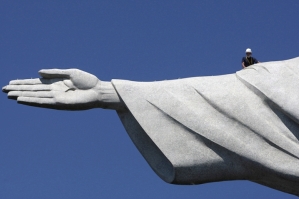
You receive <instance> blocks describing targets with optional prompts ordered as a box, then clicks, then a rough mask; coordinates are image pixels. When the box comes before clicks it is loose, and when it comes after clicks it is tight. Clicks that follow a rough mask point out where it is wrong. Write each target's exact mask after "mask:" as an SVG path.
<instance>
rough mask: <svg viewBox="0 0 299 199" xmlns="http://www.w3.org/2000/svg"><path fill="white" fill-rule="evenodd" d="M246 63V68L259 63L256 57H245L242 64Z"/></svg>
mask: <svg viewBox="0 0 299 199" xmlns="http://www.w3.org/2000/svg"><path fill="white" fill-rule="evenodd" d="M243 62H244V65H245V67H247V66H250V65H253V64H256V63H258V60H257V59H255V58H254V57H243V58H242V63H243Z"/></svg>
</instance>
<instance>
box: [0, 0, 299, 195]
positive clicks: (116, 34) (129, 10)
mask: <svg viewBox="0 0 299 199" xmlns="http://www.w3.org/2000/svg"><path fill="white" fill-rule="evenodd" d="M298 10H299V3H298V2H297V1H294V0H285V1H278V0H272V1H258V0H251V1H242V0H231V1H220V0H219V1H211V0H202V1H199V0H198V1H191V0H189V1H176V0H172V1H170V0H165V1H155V0H151V1H146V0H141V1H133V0H126V1H121V0H118V1H116V0H107V1H100V0H98V1H92V0H89V1H83V0H82V1H78V0H72V1H67V0H64V1H48V0H44V1H34V0H29V1H17V0H13V1H12V0H0V33H1V34H0V67H1V74H0V83H1V85H2V86H4V85H6V84H7V83H8V82H9V81H10V80H12V79H23V78H35V77H38V74H37V71H38V70H40V69H46V68H80V69H82V70H85V71H87V72H90V73H93V74H95V75H96V76H97V77H98V78H99V79H101V80H105V81H110V80H111V79H129V80H135V81H157V80H165V79H177V78H184V77H192V76H207V75H221V74H229V73H234V72H236V71H238V70H240V69H241V58H242V56H244V52H245V49H246V48H248V47H249V48H252V50H253V56H254V57H256V58H257V59H258V60H260V61H262V62H266V61H273V60H284V59H290V58H294V57H297V56H299V54H298V52H299V40H298V32H299V31H298V30H299V28H298V27H299V26H298V19H299V14H298ZM0 101H1V112H0V117H1V132H0V198H6V199H10V198H11V199H18V198H20V199H25V198H31V199H33V198H43V199H47V198H56V199H59V198H64V199H65V198H72V199H75V198H163V199H165V198H221V199H226V198H284V199H289V198H296V197H295V196H292V195H289V194H286V193H282V192H279V191H276V190H273V189H270V188H267V187H264V186H261V185H258V184H254V183H251V182H247V181H233V182H220V183H209V184H204V185H195V186H178V185H170V184H167V183H165V182H164V181H162V180H161V179H160V178H159V177H158V176H157V175H156V174H155V173H154V172H153V171H152V170H151V168H150V167H149V166H148V164H147V163H146V162H145V160H144V159H143V157H142V156H141V155H140V153H139V152H138V151H137V149H136V148H135V146H134V145H133V143H132V141H131V140H130V139H129V137H128V135H127V133H126V131H125V130H124V128H123V126H122V124H121V122H120V120H119V119H118V117H117V114H116V113H115V112H114V111H109V110H100V109H93V110H89V111H78V112H69V111H55V110H49V109H40V108H33V107H27V106H23V105H19V104H17V103H16V102H15V101H13V100H8V99H7V97H6V95H5V94H4V93H3V94H2V95H1V97H0Z"/></svg>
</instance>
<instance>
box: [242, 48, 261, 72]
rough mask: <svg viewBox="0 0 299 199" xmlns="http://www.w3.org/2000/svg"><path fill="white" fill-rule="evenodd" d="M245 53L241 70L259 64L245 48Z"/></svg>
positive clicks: (249, 50) (248, 49)
mask: <svg viewBox="0 0 299 199" xmlns="http://www.w3.org/2000/svg"><path fill="white" fill-rule="evenodd" d="M245 53H246V56H245V57H243V58H242V67H243V68H246V67H248V66H250V65H253V64H256V63H260V62H259V61H258V60H257V59H255V58H254V57H252V56H251V54H252V51H251V49H250V48H247V49H246V51H245Z"/></svg>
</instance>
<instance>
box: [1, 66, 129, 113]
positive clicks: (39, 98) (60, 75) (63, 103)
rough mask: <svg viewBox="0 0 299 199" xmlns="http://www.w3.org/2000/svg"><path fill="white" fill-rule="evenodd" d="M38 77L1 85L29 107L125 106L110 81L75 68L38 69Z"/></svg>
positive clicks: (113, 107)
mask: <svg viewBox="0 0 299 199" xmlns="http://www.w3.org/2000/svg"><path fill="white" fill-rule="evenodd" d="M39 74H40V75H41V76H42V78H37V79H24V80H13V81H10V83H9V85H7V86H5V87H3V88H2V90H3V92H5V93H8V98H10V99H16V100H17V101H18V103H20V104H25V105H29V106H36V107H43V108H51V109H58V110H86V109H91V108H107V109H114V110H121V109H123V108H124V107H125V106H124V104H123V102H122V101H121V100H120V98H119V97H118V95H117V93H116V91H115V89H114V87H113V85H112V84H111V83H110V82H103V81H100V80H99V79H98V78H97V77H96V76H94V75H92V74H90V73H87V72H84V71H81V70H78V69H66V70H61V69H49V70H40V71H39Z"/></svg>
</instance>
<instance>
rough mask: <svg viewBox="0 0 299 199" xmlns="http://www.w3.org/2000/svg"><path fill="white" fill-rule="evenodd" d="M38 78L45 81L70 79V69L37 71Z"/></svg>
mask: <svg viewBox="0 0 299 199" xmlns="http://www.w3.org/2000/svg"><path fill="white" fill-rule="evenodd" d="M38 73H39V74H40V76H42V77H43V78H46V79H52V78H70V76H71V73H72V69H66V70H64V69H42V70H40V71H38Z"/></svg>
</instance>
